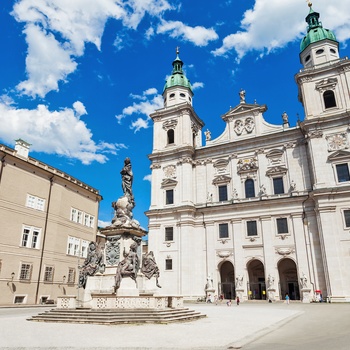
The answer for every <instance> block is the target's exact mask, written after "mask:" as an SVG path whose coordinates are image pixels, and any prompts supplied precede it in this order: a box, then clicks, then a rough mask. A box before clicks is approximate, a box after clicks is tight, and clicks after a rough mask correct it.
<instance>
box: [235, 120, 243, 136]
mask: <svg viewBox="0 0 350 350" xmlns="http://www.w3.org/2000/svg"><path fill="white" fill-rule="evenodd" d="M243 128H244V125H243V122H242V120H240V119H238V120H236V121H235V125H234V127H233V130H234V131H235V133H236V134H237V135H241V134H242V132H243Z"/></svg>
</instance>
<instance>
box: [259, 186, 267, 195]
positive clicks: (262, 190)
mask: <svg viewBox="0 0 350 350" xmlns="http://www.w3.org/2000/svg"><path fill="white" fill-rule="evenodd" d="M260 195H261V196H266V187H265V185H261V186H260Z"/></svg>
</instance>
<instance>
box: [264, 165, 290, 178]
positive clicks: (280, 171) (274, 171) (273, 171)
mask: <svg viewBox="0 0 350 350" xmlns="http://www.w3.org/2000/svg"><path fill="white" fill-rule="evenodd" d="M287 170H288V169H287V168H286V167H284V166H274V167H272V168H270V169H269V170H267V172H266V175H267V176H271V175H277V174H285V173H286V172H287Z"/></svg>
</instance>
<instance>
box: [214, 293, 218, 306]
mask: <svg viewBox="0 0 350 350" xmlns="http://www.w3.org/2000/svg"><path fill="white" fill-rule="evenodd" d="M214 302H215V305H217V304H218V296H217V295H214Z"/></svg>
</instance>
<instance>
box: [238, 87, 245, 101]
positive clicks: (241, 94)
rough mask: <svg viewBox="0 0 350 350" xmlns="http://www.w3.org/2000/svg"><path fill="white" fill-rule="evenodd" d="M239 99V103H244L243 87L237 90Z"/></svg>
mask: <svg viewBox="0 0 350 350" xmlns="http://www.w3.org/2000/svg"><path fill="white" fill-rule="evenodd" d="M239 100H240V101H239V102H240V103H245V90H243V89H241V91H240V92H239Z"/></svg>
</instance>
